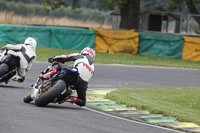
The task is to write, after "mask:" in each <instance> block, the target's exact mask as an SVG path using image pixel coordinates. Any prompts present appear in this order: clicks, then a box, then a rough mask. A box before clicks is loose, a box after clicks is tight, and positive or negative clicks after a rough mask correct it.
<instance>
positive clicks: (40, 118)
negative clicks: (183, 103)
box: [0, 63, 200, 133]
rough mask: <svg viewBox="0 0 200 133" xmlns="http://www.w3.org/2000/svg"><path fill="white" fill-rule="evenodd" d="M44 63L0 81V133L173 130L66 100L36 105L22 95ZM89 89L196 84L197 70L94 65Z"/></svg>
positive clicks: (149, 132)
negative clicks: (15, 78)
mask: <svg viewBox="0 0 200 133" xmlns="http://www.w3.org/2000/svg"><path fill="white" fill-rule="evenodd" d="M47 65H48V63H35V64H34V65H33V67H32V69H31V71H29V72H28V73H27V74H26V80H25V82H23V83H21V84H19V83H16V82H10V83H9V84H8V85H6V84H4V83H1V84H0V133H27V132H28V133H35V132H37V133H55V132H57V133H66V132H67V133H170V132H171V133H175V132H179V131H174V130H171V129H166V128H162V127H157V126H152V125H148V124H143V123H138V122H135V121H131V120H126V119H123V118H117V117H115V116H110V115H107V114H104V113H103V112H98V111H95V110H92V109H88V108H85V107H84V108H80V107H78V106H75V105H73V104H70V103H65V104H61V105H57V104H50V105H49V106H47V107H44V108H40V107H36V106H35V105H34V104H25V103H23V100H22V99H23V97H24V95H25V94H26V93H27V92H28V91H29V90H30V85H31V84H32V83H34V81H35V80H36V79H37V77H38V75H39V74H40V71H42V70H43V69H44V68H45V67H46V66H47ZM95 68H96V71H95V75H94V77H93V79H92V80H91V82H90V85H89V89H91V90H94V89H109V88H125V87H128V88H146V87H184V86H200V82H199V79H200V70H190V69H174V68H159V67H158V68H154V67H141V66H116V65H114V66H113V65H95Z"/></svg>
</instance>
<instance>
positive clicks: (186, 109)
mask: <svg viewBox="0 0 200 133" xmlns="http://www.w3.org/2000/svg"><path fill="white" fill-rule="evenodd" d="M199 92H200V88H197V87H196V88H192V87H190V88H188V87H187V88H147V89H117V90H115V91H112V92H111V93H109V94H107V95H106V96H105V97H106V98H109V99H112V100H114V101H117V103H120V104H125V105H127V106H129V107H132V106H133V107H136V108H137V109H139V110H148V111H150V113H159V114H164V115H165V116H172V117H175V118H177V120H179V121H187V122H193V123H196V124H198V125H200V115H199V114H200V93H199Z"/></svg>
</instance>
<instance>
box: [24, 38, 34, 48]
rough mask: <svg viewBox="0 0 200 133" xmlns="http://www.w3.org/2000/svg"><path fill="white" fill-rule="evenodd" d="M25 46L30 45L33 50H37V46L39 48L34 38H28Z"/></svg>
mask: <svg viewBox="0 0 200 133" xmlns="http://www.w3.org/2000/svg"><path fill="white" fill-rule="evenodd" d="M24 44H29V45H31V46H32V47H33V48H36V46H37V42H36V40H35V38H32V37H28V38H27V39H26V40H25V41H24Z"/></svg>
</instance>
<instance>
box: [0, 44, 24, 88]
mask: <svg viewBox="0 0 200 133" xmlns="http://www.w3.org/2000/svg"><path fill="white" fill-rule="evenodd" d="M7 51H8V50H7V49H6V48H2V49H1V51H0V82H5V83H6V84H8V81H9V80H10V79H12V80H14V81H17V80H16V79H17V68H19V65H20V64H19V60H20V58H19V57H18V56H14V55H10V54H7ZM15 76H16V77H15Z"/></svg>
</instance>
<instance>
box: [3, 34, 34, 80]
mask: <svg viewBox="0 0 200 133" xmlns="http://www.w3.org/2000/svg"><path fill="white" fill-rule="evenodd" d="M36 46H37V42H36V40H35V38H32V37H28V38H26V40H25V41H24V44H17V45H13V44H7V45H6V46H4V47H3V48H2V50H3V49H5V50H6V52H7V54H10V55H14V56H18V57H19V58H20V60H19V68H18V69H17V73H18V76H14V77H13V78H12V80H14V81H18V82H19V83H21V82H23V81H24V80H25V72H26V71H29V70H30V69H31V67H32V64H33V63H34V61H35V60H36Z"/></svg>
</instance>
